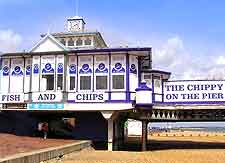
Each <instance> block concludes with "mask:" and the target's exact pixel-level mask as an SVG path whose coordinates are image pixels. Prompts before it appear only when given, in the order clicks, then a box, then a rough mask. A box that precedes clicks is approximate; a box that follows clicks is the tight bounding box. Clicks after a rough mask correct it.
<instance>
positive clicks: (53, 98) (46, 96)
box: [32, 92, 63, 102]
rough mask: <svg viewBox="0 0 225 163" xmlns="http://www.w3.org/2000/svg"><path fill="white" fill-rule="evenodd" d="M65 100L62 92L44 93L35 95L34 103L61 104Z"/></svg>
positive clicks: (33, 97) (33, 95) (33, 96)
mask: <svg viewBox="0 0 225 163" xmlns="http://www.w3.org/2000/svg"><path fill="white" fill-rule="evenodd" d="M62 98H63V95H62V93H61V92H43V93H40V92H39V93H38V92H36V93H33V94H32V101H33V102H60V101H61V100H62Z"/></svg>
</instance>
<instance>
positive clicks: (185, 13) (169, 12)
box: [0, 0, 225, 79]
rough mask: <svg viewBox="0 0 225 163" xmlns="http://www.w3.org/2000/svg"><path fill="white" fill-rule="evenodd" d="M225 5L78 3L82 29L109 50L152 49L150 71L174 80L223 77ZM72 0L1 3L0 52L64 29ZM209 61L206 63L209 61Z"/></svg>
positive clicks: (173, 0) (218, 1)
mask: <svg viewBox="0 0 225 163" xmlns="http://www.w3.org/2000/svg"><path fill="white" fill-rule="evenodd" d="M224 6H225V1H223V0H215V1H210V0H198V1H195V0H189V1H187V0H141V1H140V0H120V1H119V0H117V1H116V0H80V1H79V16H82V17H84V18H85V21H86V22H87V28H88V29H90V30H98V31H100V32H102V34H103V36H104V38H105V39H106V42H107V43H108V44H109V45H111V46H120V45H122V46H126V45H128V46H131V47H133V46H152V47H153V64H154V68H158V69H164V70H167V71H171V72H173V76H172V77H173V78H176V79H180V78H182V79H183V78H185V79H187V78H188V79H189V78H191V79H193V78H194V79H195V78H198V79H199V78H201V79H202V78H219V79H221V78H224V76H225V72H224V71H225V70H223V67H224V66H225V57H224V56H225V53H224V50H225V47H224V45H225V10H224ZM75 8H76V3H75V0H55V1H52V0H45V1H40V0H0V43H1V45H0V51H3V52H4V51H15V50H19V51H21V50H23V49H26V50H29V49H30V48H31V47H32V46H33V45H34V44H35V43H36V42H37V41H38V40H39V39H40V37H39V36H40V34H41V33H45V32H47V31H48V29H50V31H51V32H60V31H65V25H66V18H67V17H70V16H74V15H75ZM209 61H210V62H209Z"/></svg>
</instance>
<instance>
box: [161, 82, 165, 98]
mask: <svg viewBox="0 0 225 163" xmlns="http://www.w3.org/2000/svg"><path fill="white" fill-rule="evenodd" d="M161 80H162V82H161V86H162V102H163V101H164V84H163V79H162V78H161Z"/></svg>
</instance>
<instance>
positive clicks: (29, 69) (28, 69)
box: [26, 65, 31, 75]
mask: <svg viewBox="0 0 225 163" xmlns="http://www.w3.org/2000/svg"><path fill="white" fill-rule="evenodd" d="M30 73H31V65H27V67H26V75H30Z"/></svg>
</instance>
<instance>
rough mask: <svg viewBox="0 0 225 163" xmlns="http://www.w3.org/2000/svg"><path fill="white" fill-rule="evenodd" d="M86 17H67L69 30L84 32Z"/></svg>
mask: <svg viewBox="0 0 225 163" xmlns="http://www.w3.org/2000/svg"><path fill="white" fill-rule="evenodd" d="M84 25H85V22H84V19H83V18H82V17H79V16H75V17H71V18H68V19H67V30H68V32H83V31H84Z"/></svg>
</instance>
